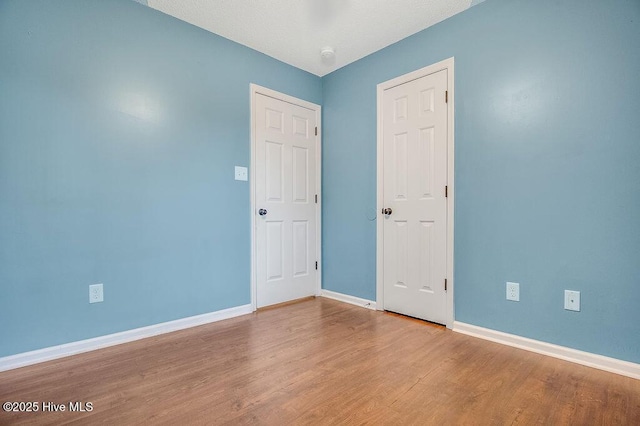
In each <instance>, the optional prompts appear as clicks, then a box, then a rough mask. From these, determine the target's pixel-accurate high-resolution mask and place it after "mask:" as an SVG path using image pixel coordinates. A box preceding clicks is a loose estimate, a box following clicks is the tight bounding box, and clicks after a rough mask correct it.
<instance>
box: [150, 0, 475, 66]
mask: <svg viewBox="0 0 640 426" xmlns="http://www.w3.org/2000/svg"><path fill="white" fill-rule="evenodd" d="M147 3H148V5H149V6H150V7H152V8H154V9H157V10H159V11H161V12H164V13H166V14H168V15H172V16H175V17H176V18H178V19H181V20H183V21H186V22H189V23H191V24H193V25H197V26H198V27H201V28H204V29H206V30H208V31H211V32H213V33H216V34H219V35H221V36H223V37H225V38H228V39H230V40H233V41H235V42H238V43H240V44H243V45H245V46H248V47H251V48H253V49H255V50H258V51H260V52H262V53H265V54H267V55H269V56H272V57H274V58H276V59H279V60H281V61H283V62H286V63H288V64H290V65H293V66H295V67H298V68H301V69H303V70H306V71H309V72H311V73H313V74H316V75H318V76H323V75H325V74H328V73H330V72H331V71H334V70H336V69H338V68H340V67H343V66H345V65H347V64H349V63H351V62H354V61H356V60H358V59H360V58H362V57H364V56H367V55H368V54H370V53H373V52H375V51H376V50H379V49H382V48H383V47H385V46H388V45H390V44H392V43H395V42H396V41H399V40H401V39H403V38H405V37H407V36H409V35H411V34H414V33H416V32H418V31H420V30H423V29H424V28H427V27H429V26H431V25H433V24H436V23H438V22H440V21H442V20H444V19H447V18H448V17H450V16H453V15H455V14H456V13H459V12H462V11H463V10H465V9H467V8H469V6H471V5H472V3H473V4H476V3H479V1H478V0H473V1H472V0H148V1H147ZM325 46H331V47H332V48H333V49H334V50H335V58H334V59H333V60H332V61H330V62H329V63H327V62H326V61H324V62H323V60H322V58H321V56H320V50H321V49H322V48H323V47H325Z"/></svg>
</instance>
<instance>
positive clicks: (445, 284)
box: [444, 278, 447, 291]
mask: <svg viewBox="0 0 640 426" xmlns="http://www.w3.org/2000/svg"><path fill="white" fill-rule="evenodd" d="M444 291H447V279H446V278H445V279H444Z"/></svg>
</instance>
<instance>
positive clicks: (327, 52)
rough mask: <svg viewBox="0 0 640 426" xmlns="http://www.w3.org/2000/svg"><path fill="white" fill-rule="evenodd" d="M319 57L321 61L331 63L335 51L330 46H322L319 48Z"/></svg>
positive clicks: (334, 58) (334, 56)
mask: <svg viewBox="0 0 640 426" xmlns="http://www.w3.org/2000/svg"><path fill="white" fill-rule="evenodd" d="M320 57H321V58H322V62H323V63H325V64H327V65H331V64H333V63H335V61H336V51H335V50H333V47H330V46H327V47H323V48H322V49H320Z"/></svg>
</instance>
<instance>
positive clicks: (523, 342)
mask: <svg viewBox="0 0 640 426" xmlns="http://www.w3.org/2000/svg"><path fill="white" fill-rule="evenodd" d="M453 331H456V332H458V333H462V334H467V335H469V336H473V337H478V338H480V339H485V340H490V341H492V342H496V343H501V344H503V345H507V346H513V347H515V348H519V349H524V350H527V351H530V352H535V353H539V354H542V355H548V356H552V357H554V358H559V359H562V360H565V361H570V362H575V363H576V364H581V365H586V366H587V367H593V368H597V369H600V370H604V371H608V372H610V373H616V374H620V375H622V376H627V377H631V378H634V379H640V364H636V363H633V362H629V361H623V360H620V359H616V358H610V357H606V356H603V355H597V354H593V353H590V352H584V351H579V350H577V349H571V348H567V347H565V346H559V345H554V344H553V343H547V342H542V341H540V340H534V339H529V338H526V337H521V336H516V335H515V334H509V333H503V332H501V331H497V330H492V329H490V328H484V327H478V326H476V325H471V324H466V323H463V322H459V321H454V323H453Z"/></svg>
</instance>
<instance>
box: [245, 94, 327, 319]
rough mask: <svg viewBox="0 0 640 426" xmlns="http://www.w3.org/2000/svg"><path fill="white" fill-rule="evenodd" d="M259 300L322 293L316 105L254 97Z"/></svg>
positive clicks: (269, 301) (259, 303)
mask: <svg viewBox="0 0 640 426" xmlns="http://www.w3.org/2000/svg"><path fill="white" fill-rule="evenodd" d="M254 102H255V104H254V114H255V116H254V126H255V128H254V137H255V165H254V166H255V167H254V170H255V212H254V214H255V215H256V218H255V225H256V229H255V232H256V234H255V244H256V259H255V261H256V265H255V268H256V305H257V307H264V306H268V305H273V304H276V303H282V302H286V301H289V300H295V299H299V298H302V297H307V296H312V295H315V293H316V282H317V281H316V274H317V272H316V260H317V257H316V220H317V217H316V155H317V153H316V126H317V123H316V111H315V110H313V109H310V108H307V107H304V106H300V105H296V104H293V103H290V102H285V101H283V100H280V99H276V98H273V97H270V96H266V95H264V94H261V93H256V94H255V97H254Z"/></svg>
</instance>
